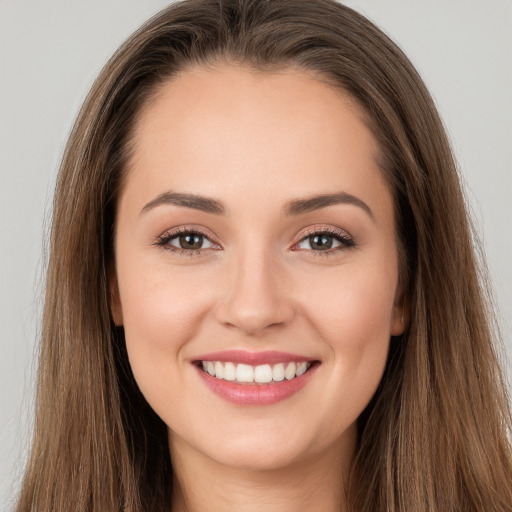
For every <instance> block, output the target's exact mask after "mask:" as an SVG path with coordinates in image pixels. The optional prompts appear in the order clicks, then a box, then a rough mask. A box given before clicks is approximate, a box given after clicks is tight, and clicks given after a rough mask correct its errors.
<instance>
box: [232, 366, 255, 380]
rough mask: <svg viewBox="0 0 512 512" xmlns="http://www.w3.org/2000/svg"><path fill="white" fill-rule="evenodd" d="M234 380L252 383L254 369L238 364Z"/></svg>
mask: <svg viewBox="0 0 512 512" xmlns="http://www.w3.org/2000/svg"><path fill="white" fill-rule="evenodd" d="M236 380H237V381H238V382H253V381H254V368H253V367H252V366H250V365H248V364H239V365H238V366H237V368H236Z"/></svg>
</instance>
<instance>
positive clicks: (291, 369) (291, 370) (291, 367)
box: [284, 363, 297, 380]
mask: <svg viewBox="0 0 512 512" xmlns="http://www.w3.org/2000/svg"><path fill="white" fill-rule="evenodd" d="M296 371H297V365H296V364H295V363H288V366H287V367H286V370H285V371H284V376H285V377H286V380H290V379H293V378H294V377H295V372H296Z"/></svg>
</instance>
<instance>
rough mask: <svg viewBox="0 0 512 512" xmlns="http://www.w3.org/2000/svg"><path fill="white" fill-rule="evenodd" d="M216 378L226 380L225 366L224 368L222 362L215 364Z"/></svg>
mask: <svg viewBox="0 0 512 512" xmlns="http://www.w3.org/2000/svg"><path fill="white" fill-rule="evenodd" d="M215 377H217V378H218V379H223V378H224V366H222V363H221V362H220V361H216V362H215Z"/></svg>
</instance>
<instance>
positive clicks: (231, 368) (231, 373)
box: [224, 363, 236, 380]
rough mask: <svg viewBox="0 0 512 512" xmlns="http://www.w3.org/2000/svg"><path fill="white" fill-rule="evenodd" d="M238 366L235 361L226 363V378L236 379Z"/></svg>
mask: <svg viewBox="0 0 512 512" xmlns="http://www.w3.org/2000/svg"><path fill="white" fill-rule="evenodd" d="M235 379H236V368H235V365H234V364H233V363H226V364H225V365H224V380H235Z"/></svg>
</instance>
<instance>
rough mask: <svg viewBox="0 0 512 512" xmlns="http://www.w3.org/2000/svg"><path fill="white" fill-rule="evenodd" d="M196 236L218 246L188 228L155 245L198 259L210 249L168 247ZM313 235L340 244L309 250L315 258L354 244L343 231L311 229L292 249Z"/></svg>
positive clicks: (177, 231) (175, 231) (162, 239)
mask: <svg viewBox="0 0 512 512" xmlns="http://www.w3.org/2000/svg"><path fill="white" fill-rule="evenodd" d="M185 234H187V235H198V236H200V237H202V238H203V239H206V240H208V241H209V242H210V243H211V244H213V245H216V246H220V244H219V243H218V242H216V241H215V240H212V239H211V237H209V236H207V235H206V234H204V233H202V232H201V231H199V230H197V229H194V228H188V227H181V228H178V229H175V230H172V231H166V232H165V233H164V234H162V235H160V236H159V237H158V239H157V241H156V243H155V245H156V246H157V247H161V248H162V249H165V250H167V251H171V252H173V253H174V254H178V255H180V256H181V255H182V256H188V257H194V256H195V257H198V256H202V255H203V254H204V253H205V252H207V251H208V250H210V249H197V250H192V249H183V248H181V247H175V246H173V245H169V242H170V241H171V240H173V239H175V238H177V237H179V236H180V235H185ZM315 235H327V236H329V237H333V238H334V239H335V240H336V241H337V242H339V243H340V245H339V246H338V247H335V248H334V249H327V250H324V251H315V250H313V249H309V250H308V252H310V253H312V254H313V255H314V256H315V257H317V256H320V257H326V256H331V255H332V254H336V253H338V252H340V251H343V250H345V249H349V248H351V247H354V246H355V245H356V244H355V242H354V239H353V238H352V237H351V236H350V235H349V234H348V233H346V232H345V231H343V230H337V229H333V228H313V229H311V230H308V231H306V233H303V235H302V237H301V239H300V240H299V241H298V242H296V243H294V245H293V247H297V246H298V245H299V244H301V243H302V242H304V241H305V240H307V239H308V238H310V237H312V236H315ZM292 250H300V249H293V248H292Z"/></svg>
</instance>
